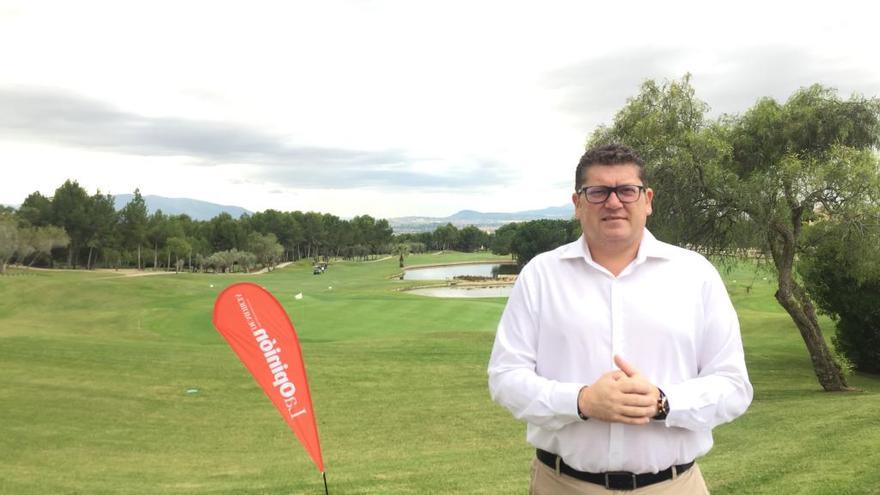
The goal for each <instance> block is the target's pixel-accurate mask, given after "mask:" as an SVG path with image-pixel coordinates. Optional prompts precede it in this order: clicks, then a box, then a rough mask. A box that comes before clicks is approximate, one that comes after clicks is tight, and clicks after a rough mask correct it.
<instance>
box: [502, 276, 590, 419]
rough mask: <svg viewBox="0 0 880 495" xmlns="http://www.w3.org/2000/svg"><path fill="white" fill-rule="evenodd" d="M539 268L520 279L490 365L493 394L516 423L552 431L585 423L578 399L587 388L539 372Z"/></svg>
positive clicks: (506, 310)
mask: <svg viewBox="0 0 880 495" xmlns="http://www.w3.org/2000/svg"><path fill="white" fill-rule="evenodd" d="M536 275H537V274H536V273H535V269H534V266H533V265H531V264H530V265H527V266H526V267H525V268H524V269H523V273H521V274H520V276H519V277H518V278H517V281H516V284H515V285H514V287H513V290H512V291H511V294H510V298H509V299H508V301H507V306H506V307H505V308H504V313H503V314H502V316H501V321H500V322H499V324H498V331H497V333H496V334H495V344H494V346H493V348H492V357H491V358H490V360H489V393H490V395H491V396H492V400H494V401H495V402H497V403H498V404H500V405H502V406H504V407H505V408H507V409H508V410H509V411H510V412H511V413H512V414H513V416H514V417H515V418H517V419H519V420H523V421H527V422H528V423H530V424H533V425H535V426H539V427H541V428H545V429H548V430H558V429H560V428H562V427H563V426H565V425H567V424H570V423H573V422H576V421H582V420H581V419H580V418H579V417H578V411H577V399H578V394H579V393H580V389H581V387H583V386H584V385H585V384H580V383H564V382H559V381H555V380H549V379H547V378H544V377H542V376H539V375H538V374H537V372H536V365H535V356H536V354H537V344H538V332H539V331H540V329H539V327H538V324H537V322H538V318H537V313H536V306H537V305H538V301H537V298H536V297H535V292H534V287H533V286H532V283H533V282H534V279H535V276H536Z"/></svg>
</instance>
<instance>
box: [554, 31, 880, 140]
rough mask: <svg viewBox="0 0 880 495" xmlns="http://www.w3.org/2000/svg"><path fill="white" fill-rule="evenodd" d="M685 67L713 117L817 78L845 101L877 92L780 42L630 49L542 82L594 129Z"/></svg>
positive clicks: (870, 78) (865, 74) (849, 69)
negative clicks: (645, 85) (646, 86)
mask: <svg viewBox="0 0 880 495" xmlns="http://www.w3.org/2000/svg"><path fill="white" fill-rule="evenodd" d="M707 62H709V63H707ZM704 67H705V69H704ZM687 72H690V73H691V74H692V76H693V78H692V80H691V83H692V84H693V86H694V88H695V89H696V96H697V97H698V98H700V99H701V100H703V101H705V102H706V103H708V104H709V106H710V107H711V113H712V115H720V114H722V113H741V112H743V111H745V110H747V109H748V108H750V107H751V106H753V105H754V104H755V102H756V101H757V100H758V99H759V98H761V97H765V96H770V97H773V98H776V99H777V100H779V101H785V100H786V99H788V97H789V96H790V95H791V94H792V93H793V92H794V91H795V90H797V89H798V88H801V87H805V86H810V85H812V84H815V83H820V84H822V85H825V86H830V87H833V88H836V89H838V91H839V94H840V96H841V97H842V98H848V97H849V95H850V94H851V93H853V92H856V93H861V94H864V95H866V96H875V95H878V94H880V80H878V78H877V76H876V73H872V72H871V71H870V70H867V69H866V68H864V67H860V66H851V65H846V64H845V62H843V61H841V60H840V59H839V58H831V57H824V56H822V55H819V54H816V53H811V52H809V51H808V50H807V49H806V48H803V47H794V46H785V45H767V46H752V47H737V48H735V49H725V50H717V51H709V50H706V51H702V52H700V51H697V50H687V51H686V50H683V49H682V50H677V49H672V48H648V49H644V48H640V49H638V50H636V49H633V50H632V51H625V52H620V53H616V54H613V55H607V56H603V57H600V58H596V59H592V60H586V61H583V62H580V63H576V64H572V65H570V66H567V67H563V68H560V69H557V70H555V71H553V72H551V73H549V74H548V76H547V77H546V78H545V81H544V84H545V86H546V87H548V88H550V89H553V90H556V91H558V92H559V93H560V105H561V109H562V110H563V111H564V112H565V113H567V114H569V115H570V116H572V118H574V119H575V120H576V121H577V122H578V123H580V124H581V125H585V126H587V128H592V127H594V126H596V125H599V124H603V123H605V124H608V123H610V122H611V120H612V119H613V117H614V114H615V113H616V112H617V111H618V110H620V109H621V108H622V107H623V105H624V104H626V100H627V98H630V97H632V96H635V95H636V94H637V93H638V91H639V86H640V85H641V83H642V82H643V81H645V80H646V79H655V80H658V81H663V80H666V79H678V78H681V77H682V76H683V75H684V74H685V73H687Z"/></svg>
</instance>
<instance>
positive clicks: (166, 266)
mask: <svg viewBox="0 0 880 495" xmlns="http://www.w3.org/2000/svg"><path fill="white" fill-rule="evenodd" d="M170 270H171V250H170V249H169V250H168V263H167V264H165V271H170ZM174 271H175V272H176V271H177V269H175V270H174Z"/></svg>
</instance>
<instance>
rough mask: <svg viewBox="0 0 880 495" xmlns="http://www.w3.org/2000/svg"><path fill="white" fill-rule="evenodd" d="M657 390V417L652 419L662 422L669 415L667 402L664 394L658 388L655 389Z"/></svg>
mask: <svg viewBox="0 0 880 495" xmlns="http://www.w3.org/2000/svg"><path fill="white" fill-rule="evenodd" d="M657 390H660V397H658V398H657V415H656V416H654V418H653V419H659V420H663V419H666V415H667V414H669V400H667V399H666V394H664V393H663V390H661V389H660V387H657Z"/></svg>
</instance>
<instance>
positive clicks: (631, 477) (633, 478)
mask: <svg viewBox="0 0 880 495" xmlns="http://www.w3.org/2000/svg"><path fill="white" fill-rule="evenodd" d="M610 476H617V477H618V478H616V479H615V481H617V480H620V481H624V480H627V478H629V479H628V480H627V481H630V482H631V483H632V488H624V487H622V486H617V485H614V486H612V484H611V481H612V480H611V478H610ZM636 488H638V482H637V481H636V473H630V472H629V471H609V472H607V473H605V489H606V490H635V489H636Z"/></svg>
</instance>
